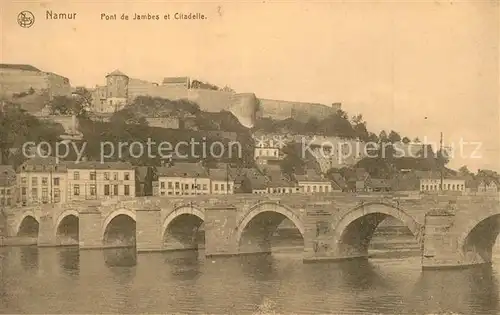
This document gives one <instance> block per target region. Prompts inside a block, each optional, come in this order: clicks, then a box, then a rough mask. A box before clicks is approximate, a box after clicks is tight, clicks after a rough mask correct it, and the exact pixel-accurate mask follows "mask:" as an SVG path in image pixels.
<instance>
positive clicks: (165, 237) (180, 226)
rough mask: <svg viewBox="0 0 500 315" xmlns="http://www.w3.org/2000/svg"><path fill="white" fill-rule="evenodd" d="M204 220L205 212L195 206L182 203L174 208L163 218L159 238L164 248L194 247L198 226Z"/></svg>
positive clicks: (195, 246)
mask: <svg viewBox="0 0 500 315" xmlns="http://www.w3.org/2000/svg"><path fill="white" fill-rule="evenodd" d="M204 222H205V213H204V212H203V211H202V210H200V209H199V208H197V207H193V206H191V205H183V206H180V207H177V208H175V209H174V210H173V211H172V212H170V213H169V214H168V215H167V216H166V218H165V220H163V224H162V231H161V239H162V242H163V244H164V249H166V250H179V249H196V248H198V245H199V243H200V242H201V241H203V243H204V239H203V240H200V239H199V235H198V234H199V232H200V227H201V226H202V225H203V223H204Z"/></svg>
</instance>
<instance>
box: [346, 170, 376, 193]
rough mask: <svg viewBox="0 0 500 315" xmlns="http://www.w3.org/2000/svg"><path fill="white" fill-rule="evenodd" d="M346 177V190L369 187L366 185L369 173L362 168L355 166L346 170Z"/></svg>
mask: <svg viewBox="0 0 500 315" xmlns="http://www.w3.org/2000/svg"><path fill="white" fill-rule="evenodd" d="M346 178H347V190H348V191H353V192H360V191H369V189H370V187H369V186H368V185H367V182H368V180H369V179H370V174H368V172H367V171H365V170H364V169H363V168H356V169H354V170H351V171H349V172H347V173H346Z"/></svg>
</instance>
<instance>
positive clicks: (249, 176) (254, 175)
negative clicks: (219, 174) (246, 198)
mask: <svg viewBox="0 0 500 315" xmlns="http://www.w3.org/2000/svg"><path fill="white" fill-rule="evenodd" d="M267 181H268V179H267V178H266V176H264V175H263V174H261V173H260V172H259V170H257V169H255V168H242V169H239V170H238V172H237V174H236V177H235V180H234V189H235V192H236V193H252V194H265V193H267Z"/></svg>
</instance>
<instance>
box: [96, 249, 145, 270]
mask: <svg viewBox="0 0 500 315" xmlns="http://www.w3.org/2000/svg"><path fill="white" fill-rule="evenodd" d="M103 255H104V262H105V264H106V266H108V267H133V266H135V265H137V250H136V249H135V247H120V248H107V249H104V250H103Z"/></svg>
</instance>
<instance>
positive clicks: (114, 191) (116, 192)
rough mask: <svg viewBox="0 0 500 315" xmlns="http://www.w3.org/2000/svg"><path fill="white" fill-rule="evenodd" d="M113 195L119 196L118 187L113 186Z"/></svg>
mask: <svg viewBox="0 0 500 315" xmlns="http://www.w3.org/2000/svg"><path fill="white" fill-rule="evenodd" d="M113 195H115V196H118V185H113Z"/></svg>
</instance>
